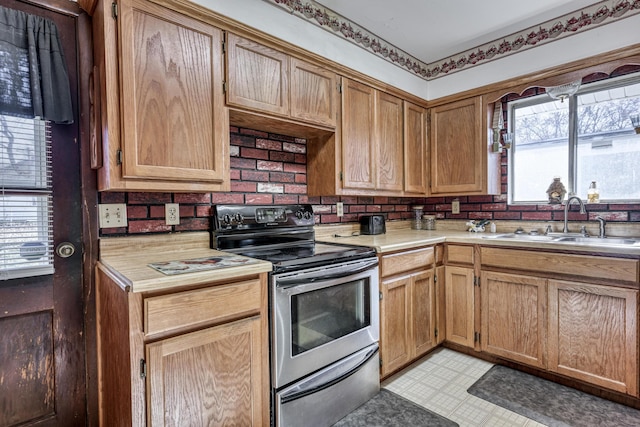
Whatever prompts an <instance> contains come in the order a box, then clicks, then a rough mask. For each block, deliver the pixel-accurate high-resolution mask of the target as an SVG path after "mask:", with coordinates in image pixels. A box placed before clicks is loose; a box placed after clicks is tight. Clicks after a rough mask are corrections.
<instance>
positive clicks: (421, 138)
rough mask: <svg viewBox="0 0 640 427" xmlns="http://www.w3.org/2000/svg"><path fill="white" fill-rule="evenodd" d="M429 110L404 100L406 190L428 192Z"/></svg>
mask: <svg viewBox="0 0 640 427" xmlns="http://www.w3.org/2000/svg"><path fill="white" fill-rule="evenodd" d="M427 166H428V163H427V110H426V109H424V108H422V107H418V106H417V105H414V104H412V103H410V102H407V101H404V191H405V193H412V194H420V195H424V194H427V171H428V167H427Z"/></svg>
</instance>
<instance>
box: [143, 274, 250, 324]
mask: <svg viewBox="0 0 640 427" xmlns="http://www.w3.org/2000/svg"><path fill="white" fill-rule="evenodd" d="M262 288H263V286H262V284H261V281H260V280H259V279H256V280H248V281H245V282H240V283H234V284H231V285H221V286H215V287H211V288H205V289H196V290H192V291H185V292H178V293H175V294H170V295H162V296H157V297H151V298H146V299H145V300H144V333H145V335H154V334H161V333H164V332H168V331H170V330H180V329H186V328H193V327H196V326H198V325H203V324H211V323H216V322H220V321H224V320H227V319H233V318H239V317H245V316H248V315H252V314H257V313H260V308H261V300H262Z"/></svg>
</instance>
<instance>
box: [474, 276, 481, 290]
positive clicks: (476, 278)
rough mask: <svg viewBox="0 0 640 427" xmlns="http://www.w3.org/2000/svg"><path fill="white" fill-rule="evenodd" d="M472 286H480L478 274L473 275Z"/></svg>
mask: <svg viewBox="0 0 640 427" xmlns="http://www.w3.org/2000/svg"><path fill="white" fill-rule="evenodd" d="M473 286H478V287H479V286H480V277H479V276H473Z"/></svg>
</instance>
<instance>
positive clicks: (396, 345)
mask: <svg viewBox="0 0 640 427" xmlns="http://www.w3.org/2000/svg"><path fill="white" fill-rule="evenodd" d="M380 290H381V292H382V300H381V301H380V358H381V359H382V362H381V363H382V366H381V370H380V374H381V375H382V376H383V377H384V376H387V375H388V374H390V373H391V372H394V371H395V370H397V369H398V368H400V367H401V366H404V365H405V364H407V363H408V362H409V360H410V357H411V327H412V323H411V320H410V316H411V276H410V275H407V276H402V277H397V278H394V279H390V280H385V281H383V282H382V283H381V286H380Z"/></svg>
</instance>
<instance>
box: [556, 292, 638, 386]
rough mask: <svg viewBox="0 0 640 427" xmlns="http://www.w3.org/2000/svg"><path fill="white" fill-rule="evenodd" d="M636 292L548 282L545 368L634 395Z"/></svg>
mask: <svg viewBox="0 0 640 427" xmlns="http://www.w3.org/2000/svg"><path fill="white" fill-rule="evenodd" d="M637 315H638V291H637V290H635V289H623V288H617V287H614V286H600V285H593V284H587V283H577V282H566V281H560V280H549V369H550V370H552V371H555V372H557V373H559V374H562V375H567V376H569V377H573V378H577V379H580V380H583V381H586V382H589V383H592V384H596V385H598V386H601V387H606V388H608V389H611V390H616V391H619V392H621V393H627V394H630V395H632V396H638V364H637V360H636V357H637V354H638V353H637V352H638V324H637V318H638V317H637Z"/></svg>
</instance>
